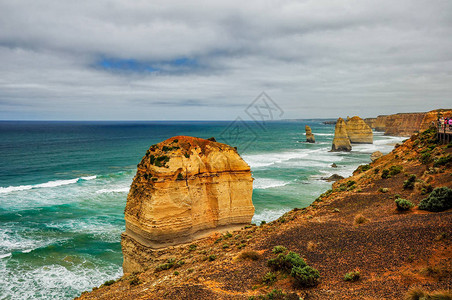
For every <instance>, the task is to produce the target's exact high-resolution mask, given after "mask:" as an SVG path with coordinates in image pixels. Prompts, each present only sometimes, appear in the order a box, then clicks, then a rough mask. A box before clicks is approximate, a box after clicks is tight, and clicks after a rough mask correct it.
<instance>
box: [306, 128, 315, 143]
mask: <svg viewBox="0 0 452 300" xmlns="http://www.w3.org/2000/svg"><path fill="white" fill-rule="evenodd" d="M304 129H305V130H306V142H308V143H315V137H314V135H313V134H312V130H311V127H309V126H308V125H306V126H305V127H304Z"/></svg>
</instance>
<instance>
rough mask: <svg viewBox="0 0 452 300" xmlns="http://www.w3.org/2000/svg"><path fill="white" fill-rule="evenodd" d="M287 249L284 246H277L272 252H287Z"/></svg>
mask: <svg viewBox="0 0 452 300" xmlns="http://www.w3.org/2000/svg"><path fill="white" fill-rule="evenodd" d="M286 251H287V248H286V247H284V246H275V247H274V248H273V250H272V252H273V253H275V254H278V253H282V252H286Z"/></svg>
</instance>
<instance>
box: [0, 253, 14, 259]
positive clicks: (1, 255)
mask: <svg viewBox="0 0 452 300" xmlns="http://www.w3.org/2000/svg"><path fill="white" fill-rule="evenodd" d="M11 255H12V254H11V253H6V254H0V259H2V258H6V257H10V256H11Z"/></svg>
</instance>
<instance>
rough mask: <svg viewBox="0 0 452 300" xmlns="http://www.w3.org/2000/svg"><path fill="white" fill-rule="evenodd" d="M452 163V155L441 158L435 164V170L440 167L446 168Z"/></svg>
mask: <svg viewBox="0 0 452 300" xmlns="http://www.w3.org/2000/svg"><path fill="white" fill-rule="evenodd" d="M451 161H452V155H450V154H448V155H446V156H443V157H440V158H438V159H437V160H435V162H434V163H433V166H434V167H435V168H437V167H439V166H445V165H447V164H448V163H450V162H451Z"/></svg>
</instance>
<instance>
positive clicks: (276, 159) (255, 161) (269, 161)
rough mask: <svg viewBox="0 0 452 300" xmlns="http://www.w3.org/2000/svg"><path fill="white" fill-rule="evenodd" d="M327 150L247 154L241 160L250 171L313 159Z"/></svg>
mask: <svg viewBox="0 0 452 300" xmlns="http://www.w3.org/2000/svg"><path fill="white" fill-rule="evenodd" d="M326 149H327V148H321V149H313V150H311V149H297V150H294V151H286V152H269V153H260V154H248V155H243V156H242V157H243V159H244V160H245V161H246V162H247V163H248V164H249V165H250V167H251V169H255V168H262V167H268V166H272V165H275V164H280V163H283V162H287V161H289V160H294V159H303V158H307V157H309V158H310V159H311V158H312V157H313V154H315V153H321V152H322V151H325V150H326Z"/></svg>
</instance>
